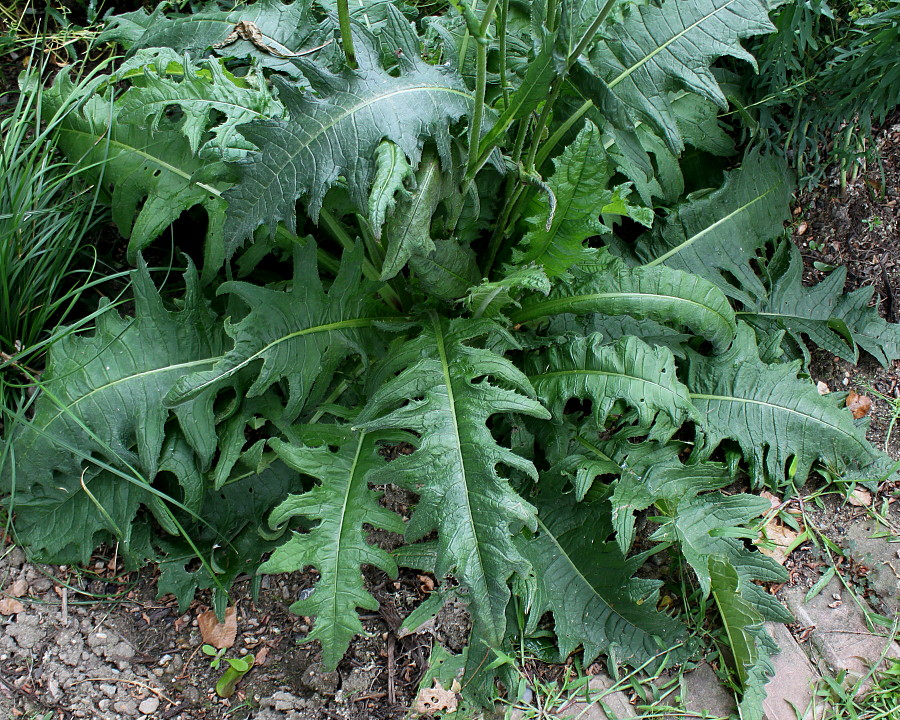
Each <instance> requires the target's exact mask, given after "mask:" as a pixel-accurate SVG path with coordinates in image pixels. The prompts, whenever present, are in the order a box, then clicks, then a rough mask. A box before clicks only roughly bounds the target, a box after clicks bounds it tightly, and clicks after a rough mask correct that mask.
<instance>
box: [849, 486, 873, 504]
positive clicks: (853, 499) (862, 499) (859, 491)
mask: <svg viewBox="0 0 900 720" xmlns="http://www.w3.org/2000/svg"><path fill="white" fill-rule="evenodd" d="M849 500H850V504H851V505H853V506H855V507H869V505H871V504H872V493H870V492H869V491H868V490H866V489H865V488H856V490H854V491H853V492H852V493H851V494H850V498H849Z"/></svg>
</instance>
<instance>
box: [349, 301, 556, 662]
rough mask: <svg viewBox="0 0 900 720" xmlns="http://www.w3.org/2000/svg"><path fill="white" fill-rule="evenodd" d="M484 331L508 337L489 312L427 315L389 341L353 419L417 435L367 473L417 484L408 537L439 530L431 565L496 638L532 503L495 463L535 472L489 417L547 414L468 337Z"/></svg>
mask: <svg viewBox="0 0 900 720" xmlns="http://www.w3.org/2000/svg"><path fill="white" fill-rule="evenodd" d="M484 335H491V336H494V337H497V338H499V339H501V340H505V341H506V342H512V338H510V337H509V336H508V335H507V336H506V337H505V338H504V335H505V334H504V333H503V332H502V331H501V330H500V329H499V327H498V326H497V325H495V324H494V323H492V322H490V321H486V320H482V321H474V322H473V321H466V322H463V321H448V320H445V319H442V318H440V317H438V316H437V315H436V314H430V315H429V316H428V320H427V322H426V323H425V324H424V325H423V328H422V332H421V334H420V335H419V336H418V337H417V338H415V339H414V340H410V341H408V342H406V343H405V344H404V345H402V346H400V347H399V348H397V349H396V351H395V354H394V357H393V358H392V359H391V361H390V362H389V363H388V365H387V366H386V368H385V370H383V371H382V372H396V371H399V374H398V375H397V376H396V377H393V378H392V379H390V380H388V381H387V382H386V384H384V385H382V386H380V387H377V389H376V390H375V393H374V395H373V396H372V398H371V400H370V401H369V403H368V404H367V405H366V407H365V408H364V409H363V411H362V413H361V415H360V416H359V418H358V420H357V425H358V426H359V427H360V428H361V429H363V430H381V429H394V430H407V431H410V432H414V433H416V434H417V435H419V436H420V441H419V447H418V449H417V450H416V451H415V452H414V453H413V454H412V455H407V456H403V457H401V458H398V459H397V460H395V461H394V462H392V463H391V464H390V465H389V466H387V467H386V468H385V469H384V470H382V471H379V472H376V473H373V475H372V481H373V482H388V481H390V482H394V483H398V484H401V485H403V486H405V487H407V488H409V489H410V490H413V491H414V492H416V493H418V495H419V498H420V500H419V504H418V505H417V506H416V509H415V511H414V512H413V515H412V518H411V519H410V521H409V526H408V528H407V533H406V534H407V539H408V540H410V541H414V540H417V539H420V538H422V537H424V536H425V535H427V534H428V533H430V532H432V531H433V530H437V533H438V556H437V564H436V567H435V574H436V575H437V576H438V577H444V576H445V575H448V574H453V575H454V576H455V577H456V578H458V579H459V581H460V583H462V584H463V585H464V586H465V587H466V588H467V590H468V597H469V600H470V602H471V607H472V612H473V616H474V620H475V623H476V626H477V627H478V628H479V632H480V637H479V638H478V639H479V641H481V642H484V644H485V645H487V646H488V647H499V646H500V644H501V642H502V640H503V637H504V635H505V631H506V605H507V602H508V601H509V589H508V587H507V580H508V578H509V577H510V575H512V574H513V573H517V574H520V575H526V574H527V573H528V571H529V564H528V562H527V561H526V560H525V559H524V558H523V557H522V555H521V554H520V553H519V551H518V550H517V549H516V547H515V546H514V544H513V542H512V534H513V533H515V532H517V531H518V529H519V528H520V527H521V526H522V525H523V524H524V525H527V526H529V527H531V528H534V527H535V511H534V508H533V507H532V506H531V505H529V504H528V503H527V502H525V501H524V500H523V499H522V498H521V497H519V495H517V494H516V493H515V492H514V491H513V489H512V488H511V487H510V485H509V482H508V480H507V479H506V478H504V477H503V476H502V475H500V474H499V472H498V466H499V465H506V466H508V467H510V468H514V469H516V470H518V471H520V472H523V473H526V474H527V475H530V476H532V477H534V478H536V477H537V472H536V470H535V468H534V466H533V465H532V463H531V462H529V461H528V460H525V459H524V458H522V457H519V456H518V455H516V454H515V453H513V452H512V451H511V450H509V449H507V448H505V447H502V446H501V445H499V444H497V442H496V440H495V439H494V437H493V436H492V435H491V432H490V430H489V429H488V427H487V422H488V420H489V418H490V417H491V416H492V415H495V414H497V413H521V414H523V415H531V416H534V417H540V418H545V419H546V418H549V413H548V412H547V411H546V410H545V409H544V408H543V407H542V406H541V404H540V403H538V402H537V401H536V400H533V399H532V397H531V396H533V394H534V391H533V390H532V388H531V384H530V383H529V382H528V379H527V378H526V377H525V376H524V375H523V374H522V373H521V372H520V371H519V370H517V369H516V368H515V366H514V365H512V363H510V362H509V361H508V360H506V359H505V358H503V357H502V356H500V355H498V354H496V353H494V352H491V351H490V350H485V349H480V348H477V347H473V346H472V345H471V344H469V343H470V341H472V340H473V339H475V338H478V337H481V336H484ZM479 378H481V379H479Z"/></svg>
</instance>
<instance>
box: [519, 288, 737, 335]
mask: <svg viewBox="0 0 900 720" xmlns="http://www.w3.org/2000/svg"><path fill="white" fill-rule="evenodd" d="M605 298H609V299H616V298H626V299H627V298H641V299H643V300H655V301H665V302H671V303H687V304H690V305H695V306H697V307H698V308H703V309H704V310H707V311H709V312H711V313H714V314H715V315H717V316H718V317H719V318H721V320H722V322H723V323H724V324H725V325H726V326H728V327H730V326H731V322H730V321H729V319H728V318H726V317H725V316H724V315H723V314H722V313H720V312H719V311H718V310H716V309H715V308H712V307H710V306H709V305H704V304H703V303H700V302H697V301H696V300H690V299H689V298H684V297H678V296H677V295H660V294H659V293H645V292H603V293H586V294H582V295H569V296H567V297H561V298H552V299H550V300H541V301H539V302H537V303H535V304H534V305H532V306H531V307H524V308H522V309H521V310H520V311H519V312H517V313H514V314H513V315H512V317H511V319H512V321H513V323H525V322H528V321H529V320H535V319H537V318H542V317H546V316H548V315H557V314H560V313H567V312H576V311H574V310H566V309H565V308H566V306H567V305H572V304H575V303H580V302H586V301H591V300H603V299H605ZM557 308H562V309H559V310H558V309H557Z"/></svg>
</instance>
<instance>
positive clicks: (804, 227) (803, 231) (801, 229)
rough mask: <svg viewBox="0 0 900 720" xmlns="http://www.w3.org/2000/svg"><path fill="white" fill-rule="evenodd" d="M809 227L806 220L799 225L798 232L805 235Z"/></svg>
mask: <svg viewBox="0 0 900 720" xmlns="http://www.w3.org/2000/svg"><path fill="white" fill-rule="evenodd" d="M808 229H809V225H808V224H807V223H806V222H805V221H804V222H802V223H800V224H799V225H798V226H797V234H798V235H805V234H806V231H807V230H808Z"/></svg>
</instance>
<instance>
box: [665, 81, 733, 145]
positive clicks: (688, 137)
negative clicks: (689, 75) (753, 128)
mask: <svg viewBox="0 0 900 720" xmlns="http://www.w3.org/2000/svg"><path fill="white" fill-rule="evenodd" d="M672 110H674V112H675V115H676V118H677V120H678V129H679V131H680V132H681V135H682V137H683V138H684V141H685V142H686V143H687V144H688V145H692V146H694V147H695V148H697V149H698V150H703V151H704V152H708V153H712V154H713V155H719V156H723V157H727V156H729V155H734V153H735V147H734V140H733V139H732V138H731V136H729V135H728V133H726V132H725V130H724V129H723V128H722V123H721V122H720V121H719V108H717V107H716V105H715V103H712V102H710V101H709V100H707V99H706V98H703V97H701V96H700V95H695V94H694V93H689V92H680V93H676V94H675V95H674V96H673V97H672Z"/></svg>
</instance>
